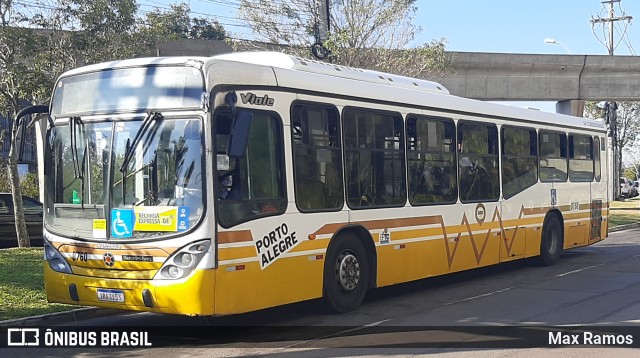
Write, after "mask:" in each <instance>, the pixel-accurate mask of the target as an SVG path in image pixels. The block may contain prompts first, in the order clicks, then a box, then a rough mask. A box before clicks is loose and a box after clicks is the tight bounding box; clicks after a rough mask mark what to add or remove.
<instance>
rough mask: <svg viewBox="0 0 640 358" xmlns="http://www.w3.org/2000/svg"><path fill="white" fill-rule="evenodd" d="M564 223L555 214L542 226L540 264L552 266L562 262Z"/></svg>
mask: <svg viewBox="0 0 640 358" xmlns="http://www.w3.org/2000/svg"><path fill="white" fill-rule="evenodd" d="M562 231H563V230H562V223H561V222H560V219H559V218H558V216H557V215H555V214H550V215H549V216H548V217H547V218H546V219H545V221H544V225H543V226H542V240H541V242H540V259H539V263H540V264H541V265H544V266H551V265H553V264H555V263H557V262H558V261H559V260H560V253H561V252H562V241H563V240H562Z"/></svg>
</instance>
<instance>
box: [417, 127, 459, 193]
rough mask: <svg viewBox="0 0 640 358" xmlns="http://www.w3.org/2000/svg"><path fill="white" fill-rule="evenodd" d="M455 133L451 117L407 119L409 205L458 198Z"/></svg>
mask: <svg viewBox="0 0 640 358" xmlns="http://www.w3.org/2000/svg"><path fill="white" fill-rule="evenodd" d="M455 136H456V131H455V124H454V123H453V120H451V119H446V118H425V117H421V118H409V119H407V163H408V166H409V202H410V203H411V204H413V205H420V204H432V203H443V202H454V201H456V199H457V198H458V184H457V178H456V174H457V173H456V152H455V143H456V138H455Z"/></svg>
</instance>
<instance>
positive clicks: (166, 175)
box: [41, 53, 610, 315]
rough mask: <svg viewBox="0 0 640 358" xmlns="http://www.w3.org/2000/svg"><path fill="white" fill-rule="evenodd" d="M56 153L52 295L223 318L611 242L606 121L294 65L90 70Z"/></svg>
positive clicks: (55, 128)
mask: <svg viewBox="0 0 640 358" xmlns="http://www.w3.org/2000/svg"><path fill="white" fill-rule="evenodd" d="M48 111H49V118H48V119H47V120H44V121H43V122H42V123H41V125H42V127H43V128H46V133H47V134H46V136H45V137H46V140H45V145H44V147H43V149H41V150H42V156H43V158H44V163H43V170H44V173H43V174H44V237H45V256H46V260H47V264H46V265H45V284H46V292H47V297H48V299H49V301H51V302H62V303H69V304H78V305H85V306H100V307H110V308H118V309H129V310H137V311H153V312H164V313H175V314H185V315H224V314H233V313H241V312H248V311H252V310H258V309H262V308H266V307H273V306H277V305H282V304H287V303H292V302H299V301H303V300H309V299H314V298H320V297H324V298H325V299H326V301H327V302H328V303H329V305H330V307H332V308H333V309H334V310H336V311H339V312H343V311H348V310H352V309H354V308H355V307H357V306H358V305H359V304H360V303H361V302H362V300H363V298H364V296H365V294H366V292H367V290H368V289H371V288H375V287H382V286H388V285H393V284H396V283H401V282H408V281H412V280H418V279H422V278H426V277H431V276H437V275H442V274H447V273H451V272H457V271H462V270H467V269H473V268H477V267H483V266H487V265H493V264H498V263H501V262H505V261H511V260H517V259H521V258H527V257H534V256H538V257H539V260H540V261H541V262H542V263H544V264H553V263H555V262H556V261H557V260H558V259H559V257H560V253H561V251H562V250H565V249H571V248H575V247H581V246H586V245H590V244H593V243H595V242H598V241H600V240H602V239H604V238H605V237H606V236H607V224H606V223H607V214H608V210H607V208H608V202H609V197H610V195H609V193H608V190H607V188H608V187H609V185H607V180H608V178H609V175H608V174H607V173H608V170H607V168H608V165H607V160H606V158H607V157H608V156H607V149H606V148H607V145H606V132H605V128H604V125H603V123H602V122H599V121H593V120H589V119H584V118H576V117H570V116H565V115H559V114H550V113H543V112H540V111H533V110H527V109H519V108H514V107H508V106H502V105H498V104H492V103H485V102H479V101H475V100H469V99H464V98H459V97H456V96H453V95H450V94H449V93H448V91H447V90H446V89H445V88H444V87H442V86H440V85H438V84H436V83H433V82H429V81H424V80H418V79H411V78H406V77H400V76H395V75H390V74H385V73H379V72H373V71H366V70H360V69H354V68H347V67H342V66H336V65H331V64H327V63H320V62H316V61H311V60H306V59H301V58H297V57H292V56H288V55H284V54H281V53H234V54H227V55H221V56H215V57H211V58H204V57H193V58H183V57H176V58H152V59H133V60H126V61H117V62H112V63H104V64H98V65H92V66H87V67H83V68H78V69H75V70H73V71H70V72H67V73H65V74H63V75H62V76H61V77H60V78H59V80H58V81H57V83H56V85H55V89H54V92H53V95H52V99H51V104H50V107H49V110H48Z"/></svg>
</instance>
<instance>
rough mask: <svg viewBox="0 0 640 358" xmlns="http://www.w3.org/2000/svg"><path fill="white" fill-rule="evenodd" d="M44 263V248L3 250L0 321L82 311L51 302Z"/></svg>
mask: <svg viewBox="0 0 640 358" xmlns="http://www.w3.org/2000/svg"><path fill="white" fill-rule="evenodd" d="M44 264H45V262H44V259H43V252H42V248H13V249H2V250H0V321H4V320H8V319H13V318H21V317H30V316H36V315H40V314H45V313H53V312H60V311H68V310H71V309H74V308H78V307H77V306H70V305H63V304H57V303H48V302H47V296H46V294H45V292H44V278H43V275H44V272H43V271H44V270H43V265H44Z"/></svg>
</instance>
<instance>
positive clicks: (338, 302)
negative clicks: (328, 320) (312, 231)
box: [323, 233, 370, 313]
mask: <svg viewBox="0 0 640 358" xmlns="http://www.w3.org/2000/svg"><path fill="white" fill-rule="evenodd" d="M334 240H335V243H334V242H332V243H331V245H330V246H329V251H328V253H327V259H326V261H325V264H324V282H323V286H324V287H323V288H324V300H325V304H326V306H327V307H328V308H329V310H330V311H333V312H336V313H344V312H349V311H352V310H354V309H356V308H357V307H358V306H359V305H360V303H362V300H363V299H364V296H365V294H366V293H367V289H368V288H369V277H370V276H369V275H370V264H369V259H368V258H367V252H366V250H365V248H364V245H363V244H362V241H360V240H359V239H358V237H357V236H355V235H354V234H351V233H345V234H341V235H340V236H338V237H336V238H334Z"/></svg>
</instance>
